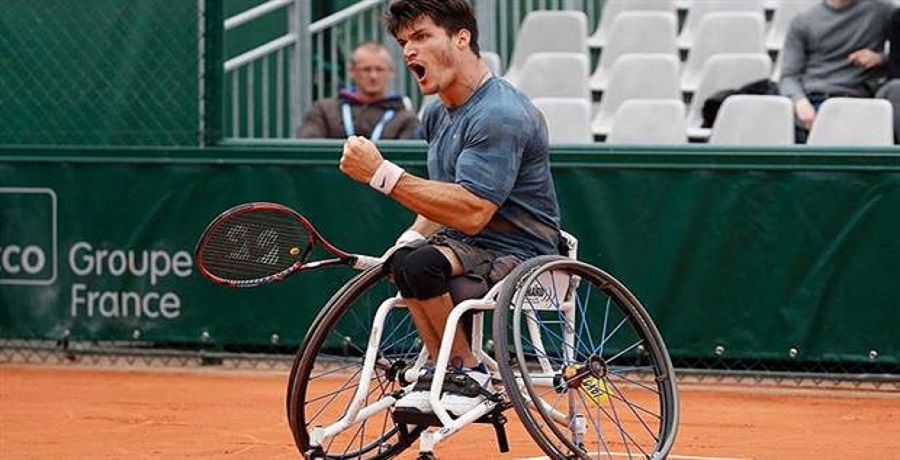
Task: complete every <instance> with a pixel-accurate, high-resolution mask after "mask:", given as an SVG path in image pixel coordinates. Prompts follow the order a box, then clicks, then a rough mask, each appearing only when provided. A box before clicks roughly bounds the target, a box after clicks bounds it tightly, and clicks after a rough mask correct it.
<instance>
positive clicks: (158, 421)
mask: <svg viewBox="0 0 900 460" xmlns="http://www.w3.org/2000/svg"><path fill="white" fill-rule="evenodd" d="M286 380H287V373H286V372H280V371H279V372H274V371H272V372H246V371H236V370H230V371H229V370H222V371H209V370H205V369H204V370H195V369H175V370H156V369H138V370H135V369H129V370H118V369H106V368H97V367H83V366H23V365H13V364H0V407H2V409H0V458H3V459H101V460H102V459H123V458H127V459H140V458H154V459H172V458H204V459H207V458H210V459H219V458H242V459H243V458H253V459H256V458H259V459H278V458H299V453H298V452H297V450H296V449H295V447H294V444H293V441H292V438H291V435H290V430H289V428H288V426H287V423H286V421H285V415H284V389H285V382H286ZM681 401H682V409H681V415H682V421H681V428H680V432H679V436H678V441H677V442H676V445H675V449H674V453H673V455H672V458H673V459H697V460H713V459H715V460H722V459H791V460H793V459H841V460H853V459H861V460H862V459H878V460H882V459H900V450H898V441H897V440H898V439H900V392H897V391H896V390H895V387H890V388H884V389H881V390H866V391H859V390H845V389H838V390H834V389H830V390H824V389H818V390H803V389H796V388H775V387H771V386H769V387H763V386H762V385H753V384H742V385H740V386H713V385H709V384H703V385H697V384H694V385H687V384H683V385H682V386H681ZM508 428H509V435H510V442H511V444H512V451H511V452H510V453H508V454H505V455H501V454H499V453H498V451H497V450H496V447H495V441H494V435H493V430H492V429H491V428H490V427H489V426H481V425H476V426H473V427H470V428H467V431H464V432H463V433H462V434H461V435H457V436H456V437H454V438H452V439H450V440H448V441H447V442H445V443H443V444H441V445H440V446H439V448H438V451H437V453H438V455H439V456H440V458H441V459H444V460H446V459H458V458H461V459H466V458H478V459H480V460H487V459H490V458H500V459H510V460H511V459H519V458H523V457H531V456H539V455H541V452H540V451H539V450H538V449H536V448H535V447H534V445H533V444H532V442H531V441H530V439H529V438H528V435H527V434H526V433H525V431H524V430H523V429H522V428H521V426H519V425H518V423H517V422H511V423H510V424H509V425H508ZM408 453H409V454H410V455H404V456H403V457H402V458H414V455H413V454H414V452H412V451H408Z"/></svg>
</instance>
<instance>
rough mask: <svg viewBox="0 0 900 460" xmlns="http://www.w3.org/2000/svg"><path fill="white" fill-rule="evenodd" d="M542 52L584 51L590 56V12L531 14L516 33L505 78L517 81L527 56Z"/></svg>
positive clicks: (545, 11)
mask: <svg viewBox="0 0 900 460" xmlns="http://www.w3.org/2000/svg"><path fill="white" fill-rule="evenodd" d="M540 52H566V53H582V54H584V55H585V56H588V47H587V15H586V14H585V13H584V12H582V11H573V10H561V11H549V10H538V11H532V12H530V13H528V15H527V16H525V19H523V20H522V25H521V27H520V28H519V31H518V33H517V34H516V40H515V46H514V48H513V54H512V59H510V63H509V68H508V69H507V70H506V73H505V74H504V78H506V79H507V80H509V81H510V82H511V83H513V84H518V79H519V76H520V73H521V71H522V67H523V66H524V65H525V61H526V60H527V59H528V56H530V55H531V54H533V53H540Z"/></svg>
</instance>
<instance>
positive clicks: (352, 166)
mask: <svg viewBox="0 0 900 460" xmlns="http://www.w3.org/2000/svg"><path fill="white" fill-rule="evenodd" d="M382 161H384V157H382V156H381V152H379V151H378V147H376V146H375V144H374V143H373V142H372V141H370V140H368V139H366V138H365V137H362V136H350V137H348V138H347V141H346V142H344V151H343V154H342V155H341V162H340V168H341V172H343V173H344V174H346V175H348V176H350V178H351V179H353V180H355V181H357V182H369V180H370V179H371V178H372V175H373V174H375V170H376V169H378V166H380V165H381V162H382Z"/></svg>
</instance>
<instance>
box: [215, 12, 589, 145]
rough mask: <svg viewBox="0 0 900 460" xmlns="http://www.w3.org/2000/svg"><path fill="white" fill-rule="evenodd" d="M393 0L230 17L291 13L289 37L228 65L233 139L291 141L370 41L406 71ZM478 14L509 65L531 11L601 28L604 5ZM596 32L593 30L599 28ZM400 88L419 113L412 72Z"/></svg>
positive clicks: (235, 20) (484, 35)
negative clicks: (390, 8)
mask: <svg viewBox="0 0 900 460" xmlns="http://www.w3.org/2000/svg"><path fill="white" fill-rule="evenodd" d="M389 1H390V0H361V1H359V2H357V3H355V4H353V5H352V6H350V7H348V8H345V9H344V10H341V11H338V12H336V13H334V14H332V15H329V16H327V17H325V18H322V19H320V20H318V21H315V22H312V20H311V6H310V2H309V1H306V0H268V1H266V2H265V3H262V4H260V5H258V6H256V7H254V8H251V9H249V10H247V11H244V12H241V13H239V14H236V15H234V16H232V17H229V18H227V19H226V20H225V32H226V34H228V33H236V30H237V29H238V28H239V27H240V26H242V25H244V24H248V23H250V22H252V21H254V20H257V19H260V18H262V17H265V16H267V15H270V14H273V13H275V12H279V11H286V15H285V16H286V18H287V24H286V25H285V31H286V32H285V33H284V34H282V35H281V36H279V37H277V38H275V39H273V40H271V41H269V42H267V43H265V44H263V45H260V46H258V47H256V48H253V49H251V50H249V51H246V52H244V53H241V54H240V55H237V56H234V57H232V58H230V59H228V60H227V61H225V65H224V66H225V82H226V85H228V88H226V94H228V97H227V101H226V108H225V114H226V122H225V123H226V125H227V126H225V130H224V132H225V137H229V138H290V137H293V136H294V131H295V130H296V128H297V127H298V126H299V125H300V121H301V120H302V116H303V113H305V112H306V110H307V109H308V108H309V107H310V106H311V105H312V103H313V101H315V100H318V99H322V98H327V97H332V96H334V95H336V94H337V93H338V91H339V90H340V88H341V87H343V86H345V85H346V84H347V82H348V73H347V70H348V69H347V66H346V62H347V58H348V57H349V53H350V52H351V51H352V49H353V47H354V46H355V45H356V44H357V43H359V42H363V41H378V42H382V43H385V44H386V45H387V46H388V48H389V49H390V50H391V52H392V54H393V56H394V58H395V66H396V67H397V68H398V69H404V67H405V66H404V65H403V61H402V56H401V52H400V49H399V47H398V46H397V44H396V42H395V41H394V40H393V39H389V38H390V37H386V33H385V31H384V27H383V26H382V23H381V17H382V15H383V13H384V8H385V7H386V6H387V5H388V4H389ZM471 1H472V5H473V7H474V8H475V12H476V15H477V16H478V22H479V28H480V30H479V32H480V35H481V39H480V42H481V43H480V44H481V48H482V49H483V50H485V51H493V52H496V53H498V54H499V55H500V57H501V59H502V61H504V68H505V64H506V62H507V61H508V60H509V59H510V57H511V55H512V50H513V47H514V45H515V36H516V34H517V33H518V30H519V25H520V24H521V22H522V19H523V18H524V17H525V15H527V14H528V13H529V12H531V11H534V10H544V9H551V10H553V9H576V10H582V11H584V12H585V13H587V15H588V17H589V18H590V21H591V23H590V24H589V27H591V28H593V27H594V26H595V24H596V21H597V19H598V18H599V17H600V10H601V8H602V5H603V0H504V1H498V0H471ZM591 30H592V29H591ZM393 83H394V84H393V88H394V90H395V91H397V92H399V93H401V94H404V95H406V96H407V97H408V98H409V100H410V101H411V103H412V105H413V108H418V107H419V104H420V103H421V101H422V99H423V97H422V95H421V93H420V92H419V90H418V87H417V86H416V84H415V81H414V79H413V78H412V76H411V75H410V74H409V72H405V71H402V70H401V71H398V72H397V73H396V75H395V77H394V82H393Z"/></svg>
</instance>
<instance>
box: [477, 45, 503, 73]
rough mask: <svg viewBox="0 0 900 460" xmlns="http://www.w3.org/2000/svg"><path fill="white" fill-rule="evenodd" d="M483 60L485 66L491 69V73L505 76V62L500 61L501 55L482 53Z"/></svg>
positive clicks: (490, 52)
mask: <svg viewBox="0 0 900 460" xmlns="http://www.w3.org/2000/svg"><path fill="white" fill-rule="evenodd" d="M481 60H482V61H484V63H485V64H487V66H488V68H489V69H491V72H493V73H494V75H497V76H500V75H503V61H502V60H501V59H500V55H499V54H497V53H495V52H493V51H482V52H481Z"/></svg>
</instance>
